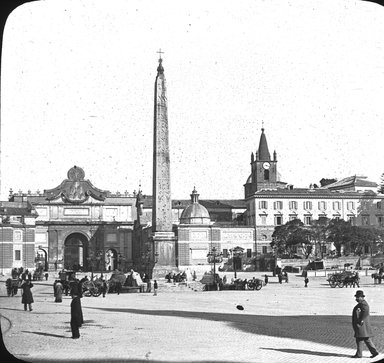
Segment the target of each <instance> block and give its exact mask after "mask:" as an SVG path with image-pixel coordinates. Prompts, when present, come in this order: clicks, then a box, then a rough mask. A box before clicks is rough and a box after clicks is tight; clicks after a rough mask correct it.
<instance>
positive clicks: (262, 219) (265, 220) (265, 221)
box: [260, 215, 267, 226]
mask: <svg viewBox="0 0 384 363" xmlns="http://www.w3.org/2000/svg"><path fill="white" fill-rule="evenodd" d="M260 218H261V224H262V225H264V226H265V225H266V224H267V216H266V215H261V216H260Z"/></svg>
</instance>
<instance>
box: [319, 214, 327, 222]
mask: <svg viewBox="0 0 384 363" xmlns="http://www.w3.org/2000/svg"><path fill="white" fill-rule="evenodd" d="M319 222H320V223H323V224H325V223H327V216H325V215H319Z"/></svg>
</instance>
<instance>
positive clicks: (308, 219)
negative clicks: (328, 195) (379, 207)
mask: <svg viewBox="0 0 384 363" xmlns="http://www.w3.org/2000/svg"><path fill="white" fill-rule="evenodd" d="M347 217H348V221H350V222H351V224H352V225H355V223H356V217H355V216H353V215H349V216H347ZM321 218H322V217H319V220H321ZM376 218H377V224H378V225H379V226H384V217H383V216H376ZM260 219H261V224H262V225H266V224H267V216H266V215H261V216H260ZM294 219H299V218H297V216H289V220H290V221H292V220H294ZM312 219H313V218H312V216H309V215H308V216H304V220H303V222H304V224H305V225H310V224H311V223H312ZM333 219H336V220H339V219H340V217H337V216H336V217H334V218H333ZM283 224H284V223H283V217H282V216H275V226H281V225H283ZM361 224H362V225H363V226H369V225H370V224H371V218H370V216H369V215H362V216H361Z"/></svg>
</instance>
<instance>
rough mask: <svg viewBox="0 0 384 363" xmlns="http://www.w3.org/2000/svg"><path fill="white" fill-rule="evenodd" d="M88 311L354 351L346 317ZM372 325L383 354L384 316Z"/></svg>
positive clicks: (108, 309) (374, 319)
mask: <svg viewBox="0 0 384 363" xmlns="http://www.w3.org/2000/svg"><path fill="white" fill-rule="evenodd" d="M245 308H246V307H245ZM88 309H95V310H101V311H108V312H117V313H127V314H139V315H153V316H172V317H180V318H187V319H203V320H211V321H222V322H225V323H227V324H229V325H231V326H232V327H233V328H235V329H239V330H242V331H245V332H247V333H252V334H258V335H267V336H271V337H279V338H289V339H297V340H304V341H310V342H314V343H318V344H327V345H331V346H338V347H344V348H354V347H355V344H356V343H355V339H354V337H353V330H352V323H351V317H350V316H349V315H337V316H335V315H296V316H271V315H250V314H244V313H243V312H239V313H236V314H228V313H213V312H194V311H180V310H141V309H130V308H127V309H125V308H92V307H88ZM371 324H372V328H373V331H374V334H375V336H374V339H373V340H374V343H375V345H376V347H377V348H378V350H379V351H382V350H383V349H384V344H383V342H384V330H383V329H382V327H383V325H384V316H375V317H374V318H372V319H371Z"/></svg>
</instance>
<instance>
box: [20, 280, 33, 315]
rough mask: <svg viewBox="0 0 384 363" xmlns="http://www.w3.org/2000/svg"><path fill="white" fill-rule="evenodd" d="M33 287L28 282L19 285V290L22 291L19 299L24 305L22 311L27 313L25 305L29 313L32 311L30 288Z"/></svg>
mask: <svg viewBox="0 0 384 363" xmlns="http://www.w3.org/2000/svg"><path fill="white" fill-rule="evenodd" d="M32 287H33V284H32V282H31V281H29V280H24V281H23V283H22V284H21V288H22V289H23V294H22V298H21V303H22V304H24V310H25V311H27V305H28V306H29V311H32V303H33V296H32V291H31V288H32Z"/></svg>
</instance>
